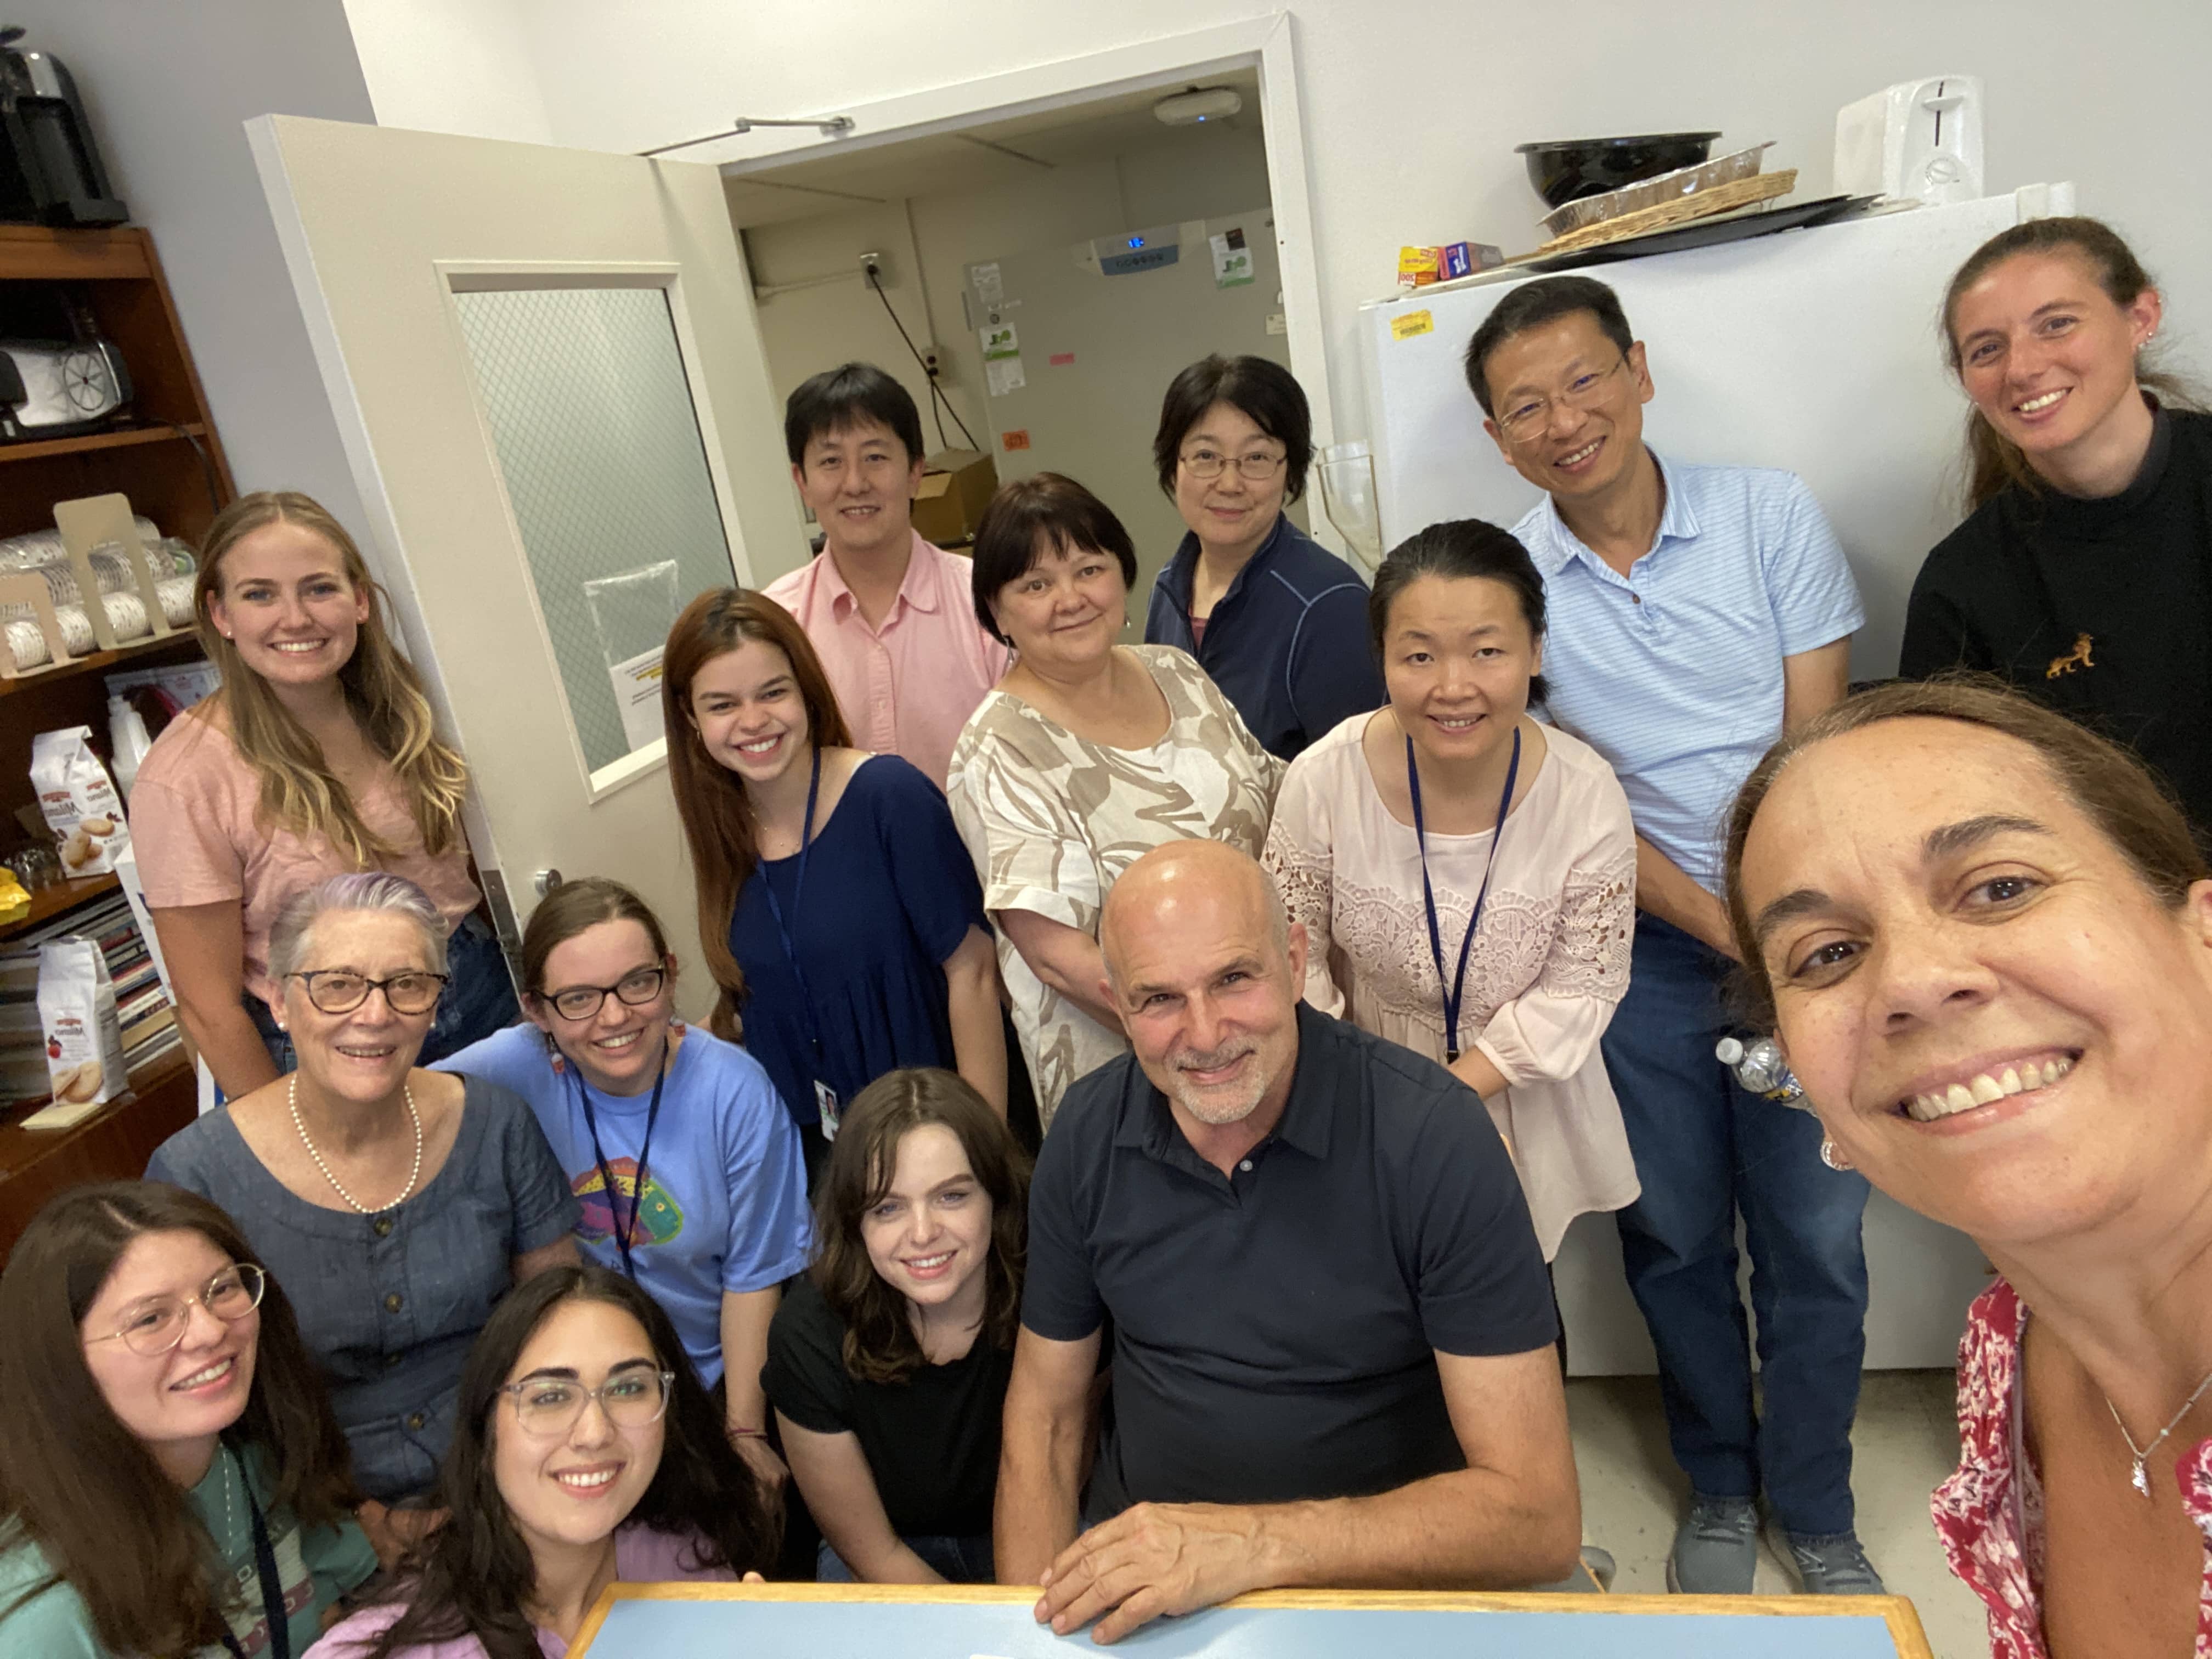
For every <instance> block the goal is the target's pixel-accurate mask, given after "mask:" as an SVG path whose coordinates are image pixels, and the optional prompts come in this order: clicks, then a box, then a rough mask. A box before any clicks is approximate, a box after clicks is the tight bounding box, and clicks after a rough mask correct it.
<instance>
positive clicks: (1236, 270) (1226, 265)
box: [1206, 225, 1252, 288]
mask: <svg viewBox="0 0 2212 1659" xmlns="http://www.w3.org/2000/svg"><path fill="white" fill-rule="evenodd" d="M1206 243H1207V245H1208V246H1211V247H1212V249H1213V285H1214V287H1216V288H1242V287H1243V286H1244V285H1245V284H1246V283H1249V282H1250V281H1251V280H1252V250H1251V249H1250V248H1249V247H1247V246H1245V245H1244V227H1243V226H1242V225H1231V227H1230V228H1228V229H1227V230H1225V231H1219V232H1217V233H1216V234H1213V235H1212V236H1209V237H1207V238H1206Z"/></svg>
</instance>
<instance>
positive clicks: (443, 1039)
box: [246, 916, 522, 1076]
mask: <svg viewBox="0 0 2212 1659" xmlns="http://www.w3.org/2000/svg"><path fill="white" fill-rule="evenodd" d="M446 972H447V975H450V977H449V978H448V979H447V981H446V994H444V995H443V996H441V997H440V998H439V999H438V1014H437V1018H435V1019H433V1020H432V1021H431V1022H430V1034H429V1036H427V1037H425V1038H423V1039H422V1056H421V1058H419V1059H418V1060H416V1062H415V1063H416V1065H417V1066H430V1065H435V1063H436V1062H438V1061H439V1060H443V1059H445V1058H446V1057H447V1055H448V1054H459V1053H460V1051H461V1050H462V1049H464V1048H467V1047H468V1046H469V1044H471V1042H482V1041H483V1039H484V1038H485V1037H488V1036H490V1035H491V1034H492V1033H493V1032H494V1031H497V1030H501V1029H503V1028H504V1027H507V1026H509V1025H512V1024H514V1023H515V1022H516V1021H517V1020H519V1019H520V1018H522V1006H521V1005H520V1003H519V1002H517V1001H516V1000H515V997H514V981H513V978H512V977H511V976H510V975H508V973H507V957H505V955H504V954H502V953H501V951H500V948H499V940H498V939H496V938H495V937H494V936H493V933H492V931H491V929H490V928H489V927H487V926H485V925H484V920H483V917H482V916H470V917H468V918H467V919H466V920H465V921H463V922H462V923H461V925H460V926H459V927H456V928H454V929H453V937H452V938H450V939H447V941H446ZM246 1012H247V1013H248V1014H249V1015H251V1016H252V1020H253V1029H254V1030H257V1031H258V1032H259V1033H260V1034H261V1042H262V1046H263V1047H264V1048H267V1049H268V1050H269V1059H270V1062H271V1063H272V1064H273V1065H275V1066H276V1071H277V1073H278V1075H280V1076H282V1075H283V1074H284V1073H288V1072H290V1071H292V1070H294V1069H295V1067H296V1066H298V1065H299V1063H300V1060H299V1056H298V1054H295V1053H294V1052H293V1048H292V1036H291V1033H290V1032H289V1031H280V1030H277V1029H276V1015H274V1014H272V1013H271V1012H270V1011H269V1005H268V1004H267V1003H265V1002H264V1001H263V1000H261V999H260V998H259V997H258V996H255V995H253V994H252V993H251V992H248V993H247V994H246Z"/></svg>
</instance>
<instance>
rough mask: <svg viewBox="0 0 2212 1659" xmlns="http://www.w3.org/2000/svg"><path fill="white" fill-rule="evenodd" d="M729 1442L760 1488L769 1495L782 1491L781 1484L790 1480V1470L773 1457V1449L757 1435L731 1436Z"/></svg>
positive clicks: (775, 1456) (779, 1458) (776, 1457)
mask: <svg viewBox="0 0 2212 1659" xmlns="http://www.w3.org/2000/svg"><path fill="white" fill-rule="evenodd" d="M730 1440H731V1443H732V1444H734V1445H735V1446H736V1447H737V1449H738V1456H740V1457H742V1458H744V1460H745V1462H746V1464H747V1465H748V1466H749V1467H750V1468H751V1470H752V1472H753V1476H754V1478H755V1479H756V1480H758V1481H759V1482H760V1483H761V1485H762V1486H765V1487H767V1488H768V1489H769V1492H771V1493H774V1492H781V1491H782V1490H783V1483H784V1482H785V1481H787V1480H790V1479H791V1470H790V1468H788V1467H787V1466H786V1464H785V1463H784V1461H783V1460H782V1459H781V1457H778V1456H777V1455H775V1447H773V1446H771V1445H769V1443H768V1442H767V1440H766V1439H765V1438H763V1437H762V1436H760V1435H757V1434H732V1436H731V1437H730Z"/></svg>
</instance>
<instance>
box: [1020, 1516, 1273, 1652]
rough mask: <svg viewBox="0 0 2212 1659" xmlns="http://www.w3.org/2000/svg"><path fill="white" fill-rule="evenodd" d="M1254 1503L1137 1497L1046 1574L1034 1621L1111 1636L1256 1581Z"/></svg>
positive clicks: (1094, 1636)
mask: <svg viewBox="0 0 2212 1659" xmlns="http://www.w3.org/2000/svg"><path fill="white" fill-rule="evenodd" d="M1260 1548H1261V1538H1260V1529H1259V1525H1258V1522H1257V1518H1256V1516H1255V1513H1254V1511H1253V1510H1250V1509H1247V1508H1239V1507H1237V1506H1236V1505H1233V1504H1138V1505H1137V1506H1136V1507H1135V1508H1133V1509H1131V1510H1124V1511H1123V1512H1122V1513H1121V1514H1120V1515H1117V1516H1115V1517H1114V1518H1113V1519H1112V1520H1111V1521H1108V1522H1103V1524H1101V1525H1099V1526H1096V1527H1093V1528H1091V1530H1090V1531H1089V1532H1086V1533H1085V1534H1083V1535H1082V1536H1081V1537H1080V1538H1079V1539H1077V1540H1076V1541H1074V1542H1073V1544H1070V1545H1069V1546H1068V1547H1066V1549H1064V1550H1062V1551H1061V1552H1060V1557H1059V1559H1057V1560H1055V1561H1054V1563H1053V1564H1052V1565H1051V1566H1050V1567H1049V1568H1048V1569H1047V1570H1046V1571H1045V1575H1044V1595H1042V1597H1040V1598H1039V1600H1038V1601H1037V1604H1036V1618H1037V1622H1038V1623H1039V1624H1050V1625H1051V1626H1052V1628H1053V1632H1054V1634H1055V1635H1060V1636H1065V1635H1066V1634H1067V1633H1068V1632H1070V1631H1073V1630H1078V1629H1080V1628H1081V1627H1082V1626H1085V1625H1086V1624H1089V1623H1090V1622H1091V1620H1094V1619H1096V1620H1097V1621H1098V1624H1097V1628H1096V1629H1095V1630H1093V1631H1092V1632H1091V1640H1092V1641H1094V1642H1101V1643H1104V1642H1115V1641H1118V1640H1120V1639H1121V1638H1122V1637H1124V1636H1127V1634H1128V1633H1129V1632H1131V1631H1133V1630H1134V1629H1136V1628H1137V1627H1138V1626H1139V1625H1142V1624H1145V1623H1146V1622H1147V1621H1148V1620H1153V1619H1157V1618H1158V1617H1160V1616H1161V1615H1162V1614H1163V1613H1195V1612H1197V1611H1198V1610H1199V1609H1200V1607H1212V1606H1213V1605H1215V1604H1216V1603H1217V1602H1220V1601H1227V1600H1228V1599H1229V1598H1230V1597H1231V1596H1232V1595H1243V1593H1244V1592H1245V1591H1246V1590H1249V1589H1258V1588H1260V1585H1261V1577H1260V1574H1259V1571H1258V1558H1259V1554H1260Z"/></svg>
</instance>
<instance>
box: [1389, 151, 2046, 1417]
mask: <svg viewBox="0 0 2212 1659" xmlns="http://www.w3.org/2000/svg"><path fill="white" fill-rule="evenodd" d="M2073 210H2074V208H2073V187H2072V186H2071V185H2063V184H2062V185H2031V186H2028V187H2027V188H2025V189H2021V190H2019V191H2014V192H2012V193H2010V194H2008V195H2002V196H1991V197H1984V198H1982V199H1980V200H1978V201H1972V202H1960V203H1952V204H1941V205H1923V206H1919V207H1915V208H1911V209H1910V210H1905V211H1900V212H1893V213H1881V214H1876V215H1874V216H1867V217H1863V218H1858V219H1855V220H1849V221H1846V222H1841V223H1837V224H1832V225H1826V226H1815V227H1811V228H1803V229H1798V230H1790V231H1784V232H1781V233H1778V234H1772V235H1767V236H1760V237H1754V238H1751V239H1748V240H1741V241H1736V242H1730V243H1725V244H1722V245H1719V246H1710V247H1703V248H1698V249H1694V250H1691V251H1686V252H1676V253H1666V254H1657V255H1653V256H1650V257H1648V258H1634V259H1625V260H1620V261H1618V262H1615V263H1610V264H1598V265H1593V266H1589V267H1585V268H1583V270H1580V271H1579V272H1578V273H1577V274H1579V275H1583V276H1594V277H1595V278H1597V279H1598V280H1599V281H1601V282H1603V283H1607V284H1608V285H1610V286H1611V287H1612V288H1613V289H1614V291H1615V292H1617V293H1618V294H1619V295H1620V299H1621V304H1622V307H1623V308H1624V309H1625V310H1626V313H1627V316H1628V321H1629V325H1630V327H1631V329H1632V331H1634V333H1635V336H1636V337H1637V338H1638V339H1639V340H1642V341H1643V342H1644V346H1645V350H1646V353H1647V355H1648V357H1649V360H1650V370H1651V379H1652V383H1653V386H1654V387H1655V388H1656V395H1655V396H1654V397H1653V398H1652V400H1651V402H1650V403H1649V404H1646V405H1645V406H1644V435H1645V438H1646V441H1648V442H1649V443H1650V445H1651V447H1653V448H1655V449H1656V450H1658V451H1659V452H1660V453H1662V454H1664V455H1666V456H1668V458H1669V459H1680V460H1685V461H1701V462H1710V463H1717V464H1727V465H1744V466H1768V467H1781V468H1785V469H1787V470H1788V471H1792V472H1796V473H1797V474H1798V475H1799V476H1800V477H1802V478H1804V480H1805V481H1806V483H1808V485H1809V486H1810V487H1811V489H1812V490H1813V493H1814V495H1815V496H1816V497H1817V498H1818V499H1819V501H1820V505H1821V507H1823V508H1824V509H1825V510H1826V513H1827V515H1828V518H1829V520H1830V521H1831V522H1832V524H1833V525H1834V526H1835V528H1836V533H1837V535H1838V538H1840V539H1841V541H1842V542H1843V544H1844V552H1845V554H1846V555H1847V556H1848V557H1849V558H1850V564H1851V568H1852V571H1853V573H1854V574H1855V575H1856V576H1857V580H1858V585H1859V591H1860V592H1861V593H1862V594H1863V596H1864V599H1865V601H1866V611H1867V623H1866V626H1865V627H1864V628H1863V629H1861V630H1860V631H1859V633H1858V634H1857V636H1856V637H1855V638H1854V639H1853V641H1852V645H1851V673H1852V677H1853V678H1855V679H1874V678H1886V677H1887V676H1889V675H1892V674H1894V673H1895V672H1896V671H1897V653H1898V645H1899V639H1900V636H1901V635H1902V633H1903V629H1904V622H1905V600H1906V599H1907V598H1908V596H1909V595H1910V594H1911V588H1912V580H1913V577H1914V576H1915V574H1917V572H1918V570H1919V568H1920V564H1921V562H1922V560H1923V559H1924V558H1925V557H1926V556H1927V554H1928V550H1929V549H1930V548H1932V547H1933V546H1935V544H1936V542H1937V541H1939V540H1941V539H1942V537H1943V536H1944V535H1945V534H1947V533H1948V532H1949V531H1950V530H1951V529H1952V528H1953V527H1954V526H1955V525H1956V524H1957V523H1958V521H1959V520H1960V516H1961V515H1962V507H1963V503H1962V501H1961V499H1960V489H1961V488H1962V486H1963V483H1964V474H1963V469H1962V466H1961V463H1960V457H1961V454H1962V449H1963V438H1964V433H1965V428H1966V414H1967V410H1968V407H1969V406H1968V404H1967V402H1966V396H1965V394H1964V393H1963V392H1960V389H1959V386H1958V384H1957V382H1956V381H1955V380H1954V379H1953V377H1952V375H1951V374H1950V372H1949V369H1948V367H1947V365H1946V362H1945V354H1944V344H1943V337H1942V314H1941V313H1942V299H1943V289H1944V287H1945V285H1946V284H1947V283H1948V282H1949V280H1950V277H1951V273H1952V272H1953V271H1954V270H1957V269H1958V267H1959V266H1960V264H1961V263H1963V262H1964V261H1965V259H1966V256H1967V255H1968V254H1970V253H1972V252H1973V251H1974V249H1976V248H1977V247H1978V246H1980V245H1981V244H1982V243H1983V242H1984V241H1986V240H1988V239H1989V238H1990V237H1991V236H1993V235H1995V234H1996V233H1997V232H1998V231H2000V230H2002V229H2004V228H2006V227H2007V226H2009V225H2013V224H2017V223H2019V222H2021V221H2022V220H2024V219H2032V218H2037V217H2041V216H2046V215H2051V214H2063V213H2070V212H2072V211H2073ZM1537 280H1540V279H1539V278H1538V277H1537V276H1532V275H1516V274H1512V273H1510V272H1495V271H1494V272H1489V273H1486V274H1485V275H1483V276H1478V277H1474V278H1471V279H1468V280H1464V281H1462V282H1460V283H1453V284H1451V285H1449V286H1448V287H1435V288H1429V289H1418V290H1415V291H1413V292H1412V293H1407V294H1401V295H1396V296H1395V297H1393V298H1390V299H1388V300H1380V301H1375V302H1373V303H1371V304H1369V305H1366V306H1364V307H1361V310H1360V313H1359V321H1358V336H1359V341H1360V347H1361V361H1362V367H1363V370H1364V380H1365V386H1366V393H1367V412H1368V421H1369V432H1370V436H1369V441H1370V444H1371V445H1372V447H1373V450H1374V454H1375V474H1376V505H1377V507H1378V509H1379V512H1380V516H1381V519H1382V525H1383V546H1384V547H1386V548H1389V547H1395V545H1397V544H1398V543H1399V542H1401V541H1402V540H1404V539H1405V538H1407V536H1410V535H1411V534H1413V532H1415V531H1417V530H1419V529H1421V528H1422V527H1423V526H1426V525H1430V524H1433V523H1436V522H1437V521H1438V520H1444V519H1462V518H1479V519H1487V520H1491V521H1492V522H1493V523H1497V524H1503V525H1506V526H1511V525H1512V524H1513V523H1515V522H1516V520H1519V519H1520V518H1521V516H1522V514H1523V513H1526V512H1527V511H1528V508H1529V507H1533V506H1534V505H1535V503H1536V501H1537V500H1538V496H1539V492H1538V491H1537V489H1536V488H1535V487H1534V485H1533V484H1530V483H1528V482H1527V481H1526V480H1525V479H1523V478H1522V477H1521V476H1520V475H1519V474H1518V473H1516V472H1515V471H1513V470H1512V468H1510V466H1508V465H1506V463H1505V460H1504V457H1503V456H1502V455H1501V454H1500V453H1498V447H1497V445H1496V444H1495V443H1493V442H1492V441H1491V439H1490V437H1489V435H1487V434H1486V433H1485V432H1484V431H1483V429H1482V410H1481V409H1480V406H1479V405H1477V404H1476V403H1475V401H1474V395H1473V393H1472V392H1470V391H1469V390H1468V383H1467V378H1466V374H1465V370H1464V368H1463V367H1462V359H1463V357H1464V355H1465V353H1466V350H1467V344H1468V338H1469V337H1471V336H1472V335H1473V334H1474V331H1475V329H1476V327H1477V326H1478V325H1480V323H1481V322H1482V320H1483V319H1485V318H1486V317H1487V316H1488V315H1489V314H1490V313H1491V311H1492V308H1493V307H1495V306H1497V305H1498V302H1499V301H1501V300H1502V299H1504V296H1505V295H1507V294H1509V293H1510V292H1511V291H1512V290H1513V289H1515V288H1516V287H1518V286H1520V285H1522V283H1528V282H1533V281H1537ZM1775 1109H1776V1110H1777V1111H1787V1110H1790V1108H1788V1107H1783V1106H1777V1107H1776V1108H1775ZM1866 1248H1867V1268H1868V1279H1869V1307H1868V1314H1867V1353H1866V1364H1867V1368H1868V1369H1869V1370H1891V1369H1904V1368H1923V1367H1948V1366H1950V1365H1952V1364H1954V1363H1955V1360H1956V1358H1957V1352H1958V1341H1959V1334H1960V1329H1961V1328H1963V1326H1964V1323H1965V1316H1966V1304H1967V1303H1968V1302H1970V1301H1971V1300H1972V1298H1973V1297H1975V1296H1976V1295H1978V1293H1979V1292H1980V1291H1983V1290H1984V1289H1985V1288H1986V1287H1987V1286H1988V1285H1989V1283H1990V1268H1989V1267H1988V1264H1987V1263H1986V1262H1985V1261H1984V1260H1983V1258H1982V1254H1981V1252H1980V1250H1979V1249H1977V1248H1976V1247H1975V1246H1974V1245H1973V1244H1972V1242H1970V1241H1969V1240H1968V1239H1966V1237H1964V1236H1963V1235H1961V1234H1959V1233H1955V1232H1953V1231H1951V1230H1950V1229H1948V1228H1946V1227H1942V1226H1939V1225H1936V1223H1934V1222H1932V1221H1929V1220H1927V1219H1925V1218H1923V1217H1920V1216H1917V1215H1915V1214H1913V1213H1911V1212H1910V1211H1907V1210H1905V1209H1904V1208H1902V1207H1901V1206H1899V1205H1897V1204H1894V1203H1893V1202H1891V1201H1890V1200H1888V1199H1886V1198H1884V1197H1883V1196H1882V1195H1881V1194H1879V1193H1877V1194H1875V1195H1874V1196H1873V1198H1872V1200H1870V1201H1869V1205H1868V1208H1867V1218H1866ZM1555 1273H1556V1278H1557V1281H1558V1289H1559V1303H1560V1309H1561V1312H1562V1314H1563V1315H1564V1316H1565V1321H1566V1324H1567V1330H1568V1338H1567V1342H1568V1354H1569V1357H1570V1360H1571V1364H1572V1367H1573V1370H1575V1371H1576V1373H1577V1374H1578V1375H1597V1376H1607V1375H1618V1374H1622V1373H1632V1372H1642V1371H1650V1370H1653V1369H1655V1366H1654V1362H1653V1358H1652V1354H1651V1349H1650V1341H1649V1340H1648V1338H1647V1337H1646V1336H1645V1334H1644V1325H1643V1321H1642V1319H1641V1317H1640V1316H1639V1315H1638V1312H1637V1310H1636V1307H1635V1304H1633V1302H1632V1300H1631V1299H1630V1297H1629V1295H1628V1291H1627V1286H1626V1281H1625V1280H1624V1279H1623V1278H1622V1275H1621V1268H1620V1244H1619V1241H1618V1237H1617V1235H1616V1234H1615V1232H1614V1231H1613V1222H1612V1218H1610V1217H1607V1216H1584V1217H1583V1218H1581V1219H1580V1220H1578V1221H1577V1223H1576V1224H1575V1225H1574V1227H1573V1228H1572V1230H1571V1231H1570V1232H1569V1234H1568V1236H1567V1239H1566V1242H1565V1244H1564V1245H1563V1246H1562V1247H1561V1249H1560V1253H1559V1261H1558V1262H1557V1263H1556V1264H1555ZM1746 1273H1748V1265H1747V1267H1746Z"/></svg>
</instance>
